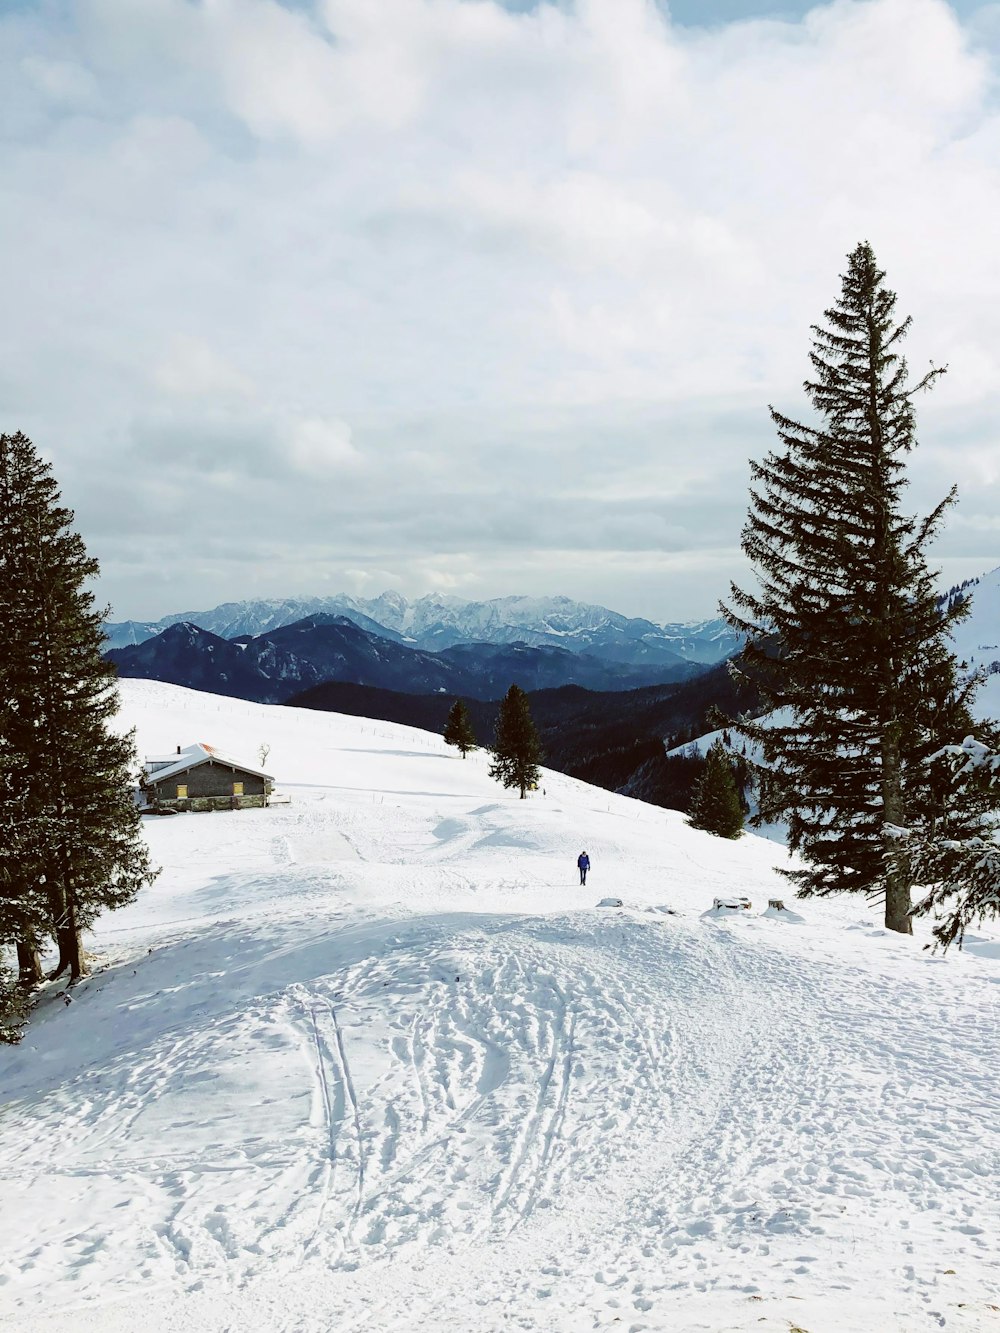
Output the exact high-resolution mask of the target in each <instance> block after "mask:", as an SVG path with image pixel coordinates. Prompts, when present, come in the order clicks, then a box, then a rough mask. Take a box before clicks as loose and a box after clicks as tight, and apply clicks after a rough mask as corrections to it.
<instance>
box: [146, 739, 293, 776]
mask: <svg viewBox="0 0 1000 1333" xmlns="http://www.w3.org/2000/svg"><path fill="white" fill-rule="evenodd" d="M213 759H214V760H215V762H216V763H217V764H227V765H231V766H232V767H233V768H238V769H239V770H240V771H241V772H242V773H253V774H254V776H255V777H258V778H266V779H267V781H268V782H273V781H274V779H273V777H272V775H271V774H270V773H265V772H264V770H263V769H262V768H256V767H255V766H254V765H253V764H248V763H246V762H245V760H243V759H236V758H234V756H233V755H229V754H223V753H222V751H221V750H218V749H216V747H215V746H214V745H206V743H205V742H204V741H196V742H195V743H194V745H187V746H185V748H184V749H183V750H181V752H180V754H171V755H147V756H146V765H145V767H146V775H147V777H150V778H155V780H156V781H157V782H161V781H162V780H163V779H164V778H172V777H174V776H176V775H177V774H179V773H186V772H187V771H188V770H189V769H191V768H197V767H198V766H199V764H207V763H209V762H210V761H211V760H213Z"/></svg>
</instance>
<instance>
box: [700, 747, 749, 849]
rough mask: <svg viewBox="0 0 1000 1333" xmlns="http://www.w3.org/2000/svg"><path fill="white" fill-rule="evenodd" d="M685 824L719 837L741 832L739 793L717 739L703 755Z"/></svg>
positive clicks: (724, 750) (737, 834)
mask: <svg viewBox="0 0 1000 1333" xmlns="http://www.w3.org/2000/svg"><path fill="white" fill-rule="evenodd" d="M688 823H689V824H690V825H691V826H692V828H698V829H704V831H705V832H706V833H714V834H716V836H717V837H720V838H738V837H740V835H741V834H742V832H743V809H742V806H741V804H740V793H739V790H738V788H737V786H736V779H735V777H734V776H733V768H732V765H731V764H730V762H729V755H728V754H727V753H726V748H725V746H724V745H723V744H722V742H721V741H720V740H717V741H716V742H715V743H714V745H712V747H711V749H710V750H709V752H708V754H707V755H706V756H705V771H704V772H703V773H702V775H701V778H700V779H699V781H698V786H697V787H696V788H695V793H694V800H693V802H692V805H691V815H690V817H689V819H688Z"/></svg>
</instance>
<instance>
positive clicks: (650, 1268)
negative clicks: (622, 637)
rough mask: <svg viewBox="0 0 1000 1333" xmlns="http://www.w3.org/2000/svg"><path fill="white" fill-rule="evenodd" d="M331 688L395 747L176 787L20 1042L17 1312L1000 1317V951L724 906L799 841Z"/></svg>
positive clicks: (867, 1321)
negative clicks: (506, 766) (219, 785)
mask: <svg viewBox="0 0 1000 1333" xmlns="http://www.w3.org/2000/svg"><path fill="white" fill-rule="evenodd" d="M134 685H135V687H136V693H137V695H139V696H140V697H143V696H142V690H141V689H140V688H139V683H134ZM142 685H143V687H144V688H145V689H146V690H147V691H148V694H149V695H150V696H151V697H152V700H153V702H154V703H155V705H156V706H157V707H158V708H160V709H167V708H168V707H173V708H175V710H181V712H182V711H183V709H182V706H184V707H189V708H191V709H196V708H198V707H199V706H202V707H204V706H205V705H203V704H199V702H198V700H199V696H196V695H191V694H190V693H189V692H186V691H171V690H170V689H169V687H148V686H146V684H145V683H142ZM192 701H193V702H192ZM212 702H213V704H217V703H218V705H219V706H218V712H219V714H220V717H222V716H224V717H227V718H229V717H231V718H234V719H236V720H237V722H240V723H241V724H242V725H244V726H245V725H246V723H245V722H242V719H244V718H245V717H247V716H249V717H251V718H257V717H259V716H264V717H266V718H267V726H268V732H267V734H268V735H271V736H276V737H278V738H279V739H280V738H281V737H282V736H283V733H282V732H281V731H280V730H278V728H279V720H278V719H279V718H280V720H281V724H284V725H286V726H287V727H288V729H289V731H288V735H292V733H293V732H294V729H295V728H296V727H299V728H301V730H302V735H303V738H304V739H303V748H302V750H301V752H300V753H301V755H303V756H306V755H309V754H311V753H312V748H309V749H308V750H307V749H306V748H305V738H306V737H308V738H309V742H310V746H314V745H317V744H319V740H317V739H316V737H317V732H318V731H319V729H320V725H321V724H320V723H319V722H318V721H317V719H316V718H315V715H311V714H310V715H308V717H303V715H301V714H299V713H297V712H295V710H267V709H262V708H257V707H256V706H250V705H243V704H241V703H238V702H236V701H221V702H219V701H212ZM275 714H277V715H278V717H277V718H276V717H275ZM285 719H288V720H287V722H285ZM327 722H328V723H329V724H330V725H338V726H340V728H341V729H342V731H343V732H345V734H346V735H347V736H350V737H352V738H353V739H352V740H350V741H348V742H347V745H345V746H344V752H345V753H348V746H352V747H354V748H351V749H350V750H349V753H350V754H351V755H352V759H351V763H352V764H353V765H355V766H356V767H357V769H358V772H357V774H356V775H355V777H356V783H357V785H356V786H351V785H350V783H348V782H345V783H344V785H343V786H342V787H337V788H334V787H330V786H316V787H314V788H310V789H305V788H303V789H302V790H298V789H296V791H297V794H296V797H295V803H294V804H293V805H292V806H291V807H288V808H285V809H280V808H275V809H274V810H272V811H266V812H260V813H259V814H257V813H253V814H241V815H239V816H236V817H230V816H224V817H223V816H220V817H215V816H213V817H212V818H209V817H208V816H192V817H190V818H184V819H179V820H168V821H158V822H157V825H156V826H155V827H154V828H152V829H151V830H150V834H151V837H155V839H156V842H155V844H154V845H155V847H156V850H157V852H158V854H159V855H160V856H161V858H163V859H164V860H165V861H168V858H173V859H172V860H170V861H169V865H168V872H167V874H165V876H164V882H163V883H162V884H161V886H159V887H158V888H157V889H156V890H154V891H153V892H152V893H151V894H150V895H149V902H148V905H147V907H146V908H145V915H142V914H141V913H140V909H139V906H138V905H137V906H136V908H134V909H129V911H128V912H123V913H120V914H119V915H118V916H117V917H116V918H110V919H109V921H108V929H107V932H106V934H105V935H104V936H103V937H102V938H103V940H104V941H105V943H104V950H105V952H104V964H105V970H103V971H99V972H97V973H96V974H95V975H94V976H93V977H92V978H91V979H89V980H88V981H86V982H85V983H83V984H82V985H81V987H80V988H79V990H78V992H77V999H76V1002H75V1003H74V1004H73V1005H72V1006H71V1007H70V1008H68V1009H65V1010H64V1009H63V1007H62V1005H60V1004H58V1002H57V1000H58V997H57V996H55V995H49V996H47V997H46V998H44V999H43V1001H42V1004H41V1006H40V1009H39V1012H38V1014H37V1016H36V1018H35V1020H34V1024H33V1027H32V1029H31V1032H30V1034H29V1039H28V1042H27V1044H26V1047H25V1048H22V1049H20V1050H14V1051H10V1052H7V1051H2V1050H0V1077H2V1078H3V1080H4V1084H3V1086H4V1087H5V1088H7V1089H9V1092H5V1093H4V1094H3V1096H4V1099H5V1100H4V1101H2V1102H0V1182H2V1190H3V1195H4V1204H5V1206H4V1209H3V1213H2V1215H0V1317H2V1318H3V1320H4V1322H5V1326H10V1327H11V1328H13V1329H17V1330H21V1331H22V1333H26V1331H27V1330H29V1329H34V1328H38V1329H42V1328H52V1327H56V1326H66V1325H69V1324H70V1323H72V1325H73V1326H74V1327H76V1328H79V1329H81V1330H86V1329H102V1330H104V1329H111V1330H117V1329H119V1328H121V1329H125V1328H130V1327H133V1326H135V1322H136V1319H137V1318H138V1317H139V1316H137V1314H136V1312H137V1311H140V1310H141V1311H142V1315H141V1322H142V1323H143V1326H145V1327H150V1328H162V1329H164V1330H166V1329H188V1328H206V1329H220V1330H221V1329H224V1328H240V1329H261V1330H263V1329H287V1330H295V1331H296V1333H311V1331H312V1330H315V1333H320V1331H321V1330H329V1329H331V1328H336V1329H338V1330H352V1329H362V1328H364V1329H378V1330H382V1329H385V1330H391V1329H407V1330H409V1329H415V1330H417V1329H423V1330H435V1329H442V1328H454V1329H458V1330H463V1329H468V1330H484V1331H489V1330H494V1329H496V1330H501V1329H504V1330H507V1329H511V1328H516V1329H546V1330H548V1329H552V1330H556V1333H561V1331H564V1333H570V1331H572V1333H576V1331H577V1330H587V1329H591V1328H593V1329H604V1328H607V1329H612V1328H615V1329H617V1328H623V1329H629V1330H632V1333H640V1330H646V1329H649V1330H661V1329H692V1330H693V1329H702V1328H703V1329H714V1330H722V1329H724V1328H733V1329H736V1328H739V1329H750V1328H761V1329H765V1330H767V1329H772V1328H782V1329H785V1330H788V1329H790V1328H791V1327H793V1326H798V1327H802V1328H806V1329H808V1333H825V1331H826V1330H832V1329H838V1330H839V1329H848V1330H850V1329H858V1330H862V1331H863V1330H867V1329H871V1330H882V1329H890V1330H899V1331H900V1333H908V1331H909V1330H911V1329H924V1328H926V1329H935V1328H944V1329H962V1330H968V1329H980V1328H982V1329H997V1328H1000V1310H996V1309H995V1308H994V1307H996V1306H1000V1258H998V1255H1000V1243H998V1242H1000V1226H998V1218H1000V1204H998V1198H1000V1190H998V1185H997V1181H998V1172H1000V1128H998V1116H997V1106H998V1093H997V1068H998V1059H997V1057H998V1054H1000V1043H998V1035H997V1027H998V1025H997V1002H998V999H1000V984H998V983H1000V966H998V961H1000V960H998V959H997V957H995V956H993V955H994V954H1000V948H995V946H994V945H993V944H992V943H990V942H986V943H984V944H983V946H982V949H981V951H980V956H976V955H975V954H973V955H971V956H965V957H962V958H959V959H957V960H954V959H948V960H941V959H940V958H935V957H931V956H929V955H926V954H921V953H920V951H919V948H918V947H917V946H916V945H915V944H913V943H912V942H910V941H903V940H899V939H894V938H889V937H887V936H885V934H884V933H883V932H881V931H879V930H877V929H875V928H874V927H872V926H870V925H868V924H863V922H862V921H859V919H858V918H859V916H860V917H862V918H863V917H864V912H863V911H862V912H861V913H860V914H859V913H858V912H857V910H856V909H853V916H852V915H851V914H850V912H849V911H848V912H845V911H844V909H840V910H839V914H838V911H837V910H832V911H831V910H828V909H827V906H826V905H825V904H824V905H822V908H821V909H820V908H816V909H814V908H813V906H812V905H810V907H809V908H808V909H805V908H804V909H803V912H804V913H806V912H808V913H810V914H812V915H813V916H818V913H819V911H820V910H822V911H824V912H826V916H825V917H824V918H822V920H823V921H825V923H826V924H825V925H815V926H813V925H809V924H808V923H806V924H803V925H798V924H792V923H790V922H787V921H784V922H783V921H781V920H775V919H768V918H765V917H758V916H755V915H751V914H743V913H741V914H737V915H733V916H725V915H723V916H721V917H718V918H717V917H715V916H714V915H712V914H710V913H709V914H703V909H704V907H705V906H706V905H707V903H708V902H709V901H710V899H711V896H712V894H713V892H717V891H720V890H722V889H724V888H726V887H727V886H728V889H729V891H734V890H736V889H738V890H740V891H742V890H743V889H749V890H751V891H752V892H753V894H754V897H755V899H759V898H761V897H767V896H768V894H769V893H774V892H775V891H777V892H779V893H780V892H781V890H780V889H778V890H776V889H775V883H776V881H775V879H774V876H773V871H772V870H771V869H770V865H771V863H772V860H773V858H774V855H775V853H774V850H773V849H772V848H769V847H763V846H762V845H758V844H757V843H756V840H744V842H743V843H741V844H736V845H735V846H734V845H728V846H720V845H719V840H713V839H710V838H708V837H707V836H705V835H700V834H696V833H694V832H693V831H691V830H687V829H686V828H684V827H683V825H682V824H681V822H680V821H679V819H677V820H674V818H673V817H672V816H669V815H665V814H664V812H655V811H648V810H647V809H646V808H644V807H638V806H637V805H636V803H634V802H626V801H623V800H621V799H620V798H614V797H608V796H607V794H606V793H603V792H595V791H593V790H592V789H590V788H586V787H584V786H583V784H579V783H574V782H572V781H571V780H569V779H562V778H559V777H558V776H557V775H550V776H549V775H547V783H548V789H549V793H550V795H549V796H548V797H547V798H546V803H543V802H541V801H535V802H526V803H524V804H523V805H521V804H520V803H518V802H517V801H516V800H511V799H509V798H506V799H503V800H497V799H496V789H495V788H494V787H493V786H492V784H489V783H487V782H486V781H485V780H484V778H483V776H482V773H481V771H480V770H477V768H476V767H475V761H474V760H470V761H467V762H466V763H465V764H463V763H462V761H457V762H456V761H455V760H453V759H452V757H451V756H446V755H443V754H439V752H438V751H439V749H440V747H439V743H438V742H437V741H436V740H435V738H431V737H424V738H422V734H421V733H411V732H407V731H406V729H402V728H400V729H393V728H391V727H388V726H387V724H378V727H377V728H373V724H371V723H362V722H361V721H359V720H354V719H336V720H335V722H334V723H330V720H329V719H328V720H327ZM255 725H256V723H255ZM200 729H201V727H200V726H199V730H200ZM220 729H221V724H220ZM366 730H367V732H368V733H369V734H371V733H372V732H373V731H374V732H375V733H376V734H377V735H379V736H384V738H385V741H386V743H387V745H389V746H391V749H389V750H388V751H386V753H385V754H383V755H382V756H379V755H378V754H377V749H378V747H377V745H375V743H374V741H373V747H374V749H373V753H372V754H371V755H368V762H369V767H370V769H371V773H370V774H369V773H368V770H366V769H365V767H364V764H365V751H364V749H363V745H359V742H358V737H359V735H365V732H366ZM174 731H177V732H180V723H179V721H178V718H177V716H176V715H175V716H173V718H172V721H171V733H170V735H167V736H165V737H164V738H163V739H162V740H161V739H157V738H156V737H155V736H154V737H153V738H152V739H151V740H150V742H149V743H148V744H149V748H150V749H154V748H157V746H160V747H161V748H162V746H163V744H169V743H170V739H171V735H172V734H173V732H174ZM257 734H258V732H256V731H252V732H249V733H248V735H249V736H251V738H255V737H256V735H257ZM259 734H263V732H260V733H259ZM322 734H323V733H322V732H321V731H319V737H320V740H321V739H322ZM185 735H186V732H181V734H180V737H179V738H181V739H183V738H184V736H185ZM216 739H217V742H218V743H219V744H223V743H226V740H227V737H226V735H225V734H223V735H221V736H218V737H216ZM366 739H367V737H366ZM248 744H249V742H244V744H243V746H242V748H243V749H244V750H245V749H247V746H248ZM286 744H288V745H290V741H287V738H286ZM229 745H230V748H234V747H233V742H232V741H230V742H229ZM235 748H237V749H239V748H240V747H239V746H238V745H237V746H236V747H235ZM386 755H388V756H389V757H386ZM376 760H378V763H377V762H376ZM302 762H303V763H304V762H305V760H304V759H303V761H302ZM410 763H412V764H413V765H414V769H415V772H416V777H415V779H414V785H415V790H414V791H412V792H411V794H410V796H409V797H407V796H406V795H405V792H406V786H405V780H404V779H405V775H406V774H407V773H408V772H409V769H408V768H407V765H408V764H410ZM439 765H446V766H447V767H445V768H444V769H440V770H439V767H438V766H439ZM309 776H311V777H315V776H318V775H317V774H310V775H309ZM376 778H377V779H378V781H379V782H381V786H375V785H374V783H375V781H376ZM366 781H367V782H369V783H370V784H372V785H370V786H368V787H366V786H365V783H366ZM449 782H451V783H452V784H458V785H456V786H454V789H453V790H451V791H449V790H448V788H447V784H448V783H449ZM397 787H398V788H399V789H400V792H399V793H397V795H398V801H397V800H396V799H395V798H393V797H391V796H390V794H389V793H390V791H392V790H395V788H397ZM578 843H579V844H580V845H584V844H585V845H587V846H588V847H589V848H591V849H592V855H593V856H594V859H595V871H596V873H597V874H598V875H600V873H601V871H602V870H603V871H604V875H603V878H601V880H600V883H601V885H602V887H601V890H600V891H599V892H597V893H596V894H595V895H594V896H595V897H597V896H602V895H603V893H604V892H605V891H606V890H607V891H610V892H613V893H617V894H619V895H620V896H621V897H623V898H624V899H625V900H626V902H631V903H632V906H631V907H630V908H629V909H627V910H624V911H596V910H593V909H592V907H591V906H590V903H591V902H592V901H593V899H592V898H590V896H589V895H590V894H591V892H592V891H591V890H590V889H589V888H588V890H587V891H586V893H587V895H588V898H587V900H586V901H585V902H584V903H582V904H581V902H580V893H579V891H578V890H576V889H575V888H570V887H569V886H568V884H564V883H562V881H561V880H560V878H559V875H560V869H557V868H556V867H555V866H554V864H553V862H554V858H555V857H556V856H557V855H562V856H563V859H564V860H565V861H566V866H563V867H561V873H562V875H563V879H566V878H571V876H572V861H573V859H574V856H575V851H576V850H577V846H576V845H577V844H578ZM643 857H645V858H646V859H645V860H643ZM754 857H757V860H756V861H754V860H753V858H754ZM727 858H728V859H727ZM567 866H568V872H567ZM613 866H614V867H615V868H616V869H617V872H618V878H615V877H614V873H615V872H614V871H613V870H612V867H613ZM734 874H735V875H744V876H745V878H743V879H737V878H734ZM664 887H666V888H667V889H668V893H667V895H665V894H664ZM664 896H668V897H669V898H670V899H671V900H672V902H673V903H674V904H676V905H679V911H668V910H667V907H666V904H665V903H664ZM130 913H131V914H132V918H133V919H131V920H130V919H129V914H130ZM151 1293H152V1294H153V1306H152V1307H151V1306H150V1305H149V1301H150V1295H151ZM53 1321H55V1322H53ZM799 1321H801V1322H799Z"/></svg>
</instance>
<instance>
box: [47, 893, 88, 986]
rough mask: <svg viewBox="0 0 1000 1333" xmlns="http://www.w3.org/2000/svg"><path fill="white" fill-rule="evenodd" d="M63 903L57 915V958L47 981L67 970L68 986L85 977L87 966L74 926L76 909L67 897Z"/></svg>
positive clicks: (78, 934) (53, 979)
mask: <svg viewBox="0 0 1000 1333" xmlns="http://www.w3.org/2000/svg"><path fill="white" fill-rule="evenodd" d="M63 902H64V904H65V906H64V907H63V910H62V912H61V913H60V914H59V915H58V917H57V918H56V919H57V923H58V924H57V926H56V944H57V945H58V946H59V958H58V960H57V962H56V966H55V971H53V972H50V973H49V980H50V981H55V979H56V977H61V976H62V974H63V973H64V972H65V971H67V969H68V970H69V979H70V984H71V985H72V983H73V982H74V981H78V980H79V979H80V977H82V976H86V973H87V964H86V962H85V961H84V956H83V943H82V941H81V939H80V930H79V928H78V926H77V924H76V909H75V908H74V906H73V900H72V899H71V898H70V897H69V896H68V895H67V896H66V897H65V898H64V899H63Z"/></svg>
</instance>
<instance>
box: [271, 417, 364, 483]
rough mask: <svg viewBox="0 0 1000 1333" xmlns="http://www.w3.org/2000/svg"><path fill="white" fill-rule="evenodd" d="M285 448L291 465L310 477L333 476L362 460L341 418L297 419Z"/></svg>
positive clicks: (349, 429) (349, 430) (348, 428)
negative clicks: (287, 448) (287, 449)
mask: <svg viewBox="0 0 1000 1333" xmlns="http://www.w3.org/2000/svg"><path fill="white" fill-rule="evenodd" d="M288 447H289V453H290V458H291V463H292V466H293V467H294V468H295V469H296V470H297V471H299V472H304V473H306V474H308V475H310V476H317V477H322V476H336V475H337V474H338V473H339V472H341V470H342V469H343V468H345V467H346V468H355V467H357V466H359V464H360V463H361V462H362V461H363V460H362V456H361V454H360V453H359V452H358V450H357V449H356V448H355V447H354V445H353V444H352V442H351V428H350V426H348V425H347V423H346V422H345V421H336V420H323V419H321V418H320V417H306V418H305V419H304V420H302V421H297V422H295V424H294V425H293V426H292V427H291V429H290V431H289V432H288Z"/></svg>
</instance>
